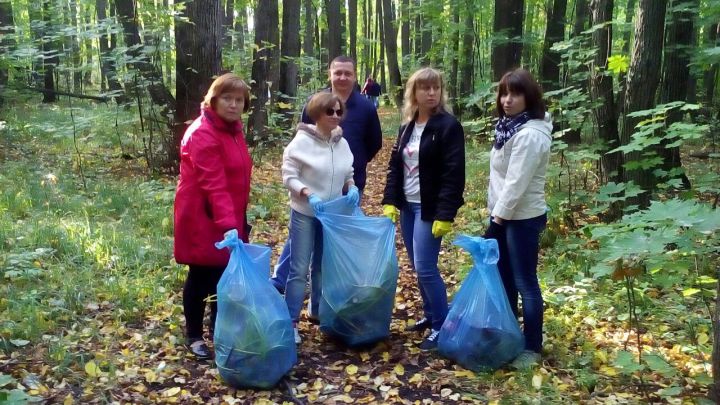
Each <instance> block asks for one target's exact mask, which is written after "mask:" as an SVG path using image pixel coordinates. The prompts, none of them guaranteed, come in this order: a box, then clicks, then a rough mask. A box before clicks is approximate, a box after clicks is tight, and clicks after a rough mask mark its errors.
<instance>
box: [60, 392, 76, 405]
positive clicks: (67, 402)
mask: <svg viewBox="0 0 720 405" xmlns="http://www.w3.org/2000/svg"><path fill="white" fill-rule="evenodd" d="M73 403H75V400H73V397H72V394H67V396H65V399H64V400H63V405H73Z"/></svg>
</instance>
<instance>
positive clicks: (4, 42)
mask: <svg viewBox="0 0 720 405" xmlns="http://www.w3.org/2000/svg"><path fill="white" fill-rule="evenodd" d="M14 33H15V20H14V19H13V10H12V3H11V2H9V1H3V2H0V53H2V54H3V55H9V50H10V48H11V47H12V46H13V45H14V44H15V41H14V39H13V35H14ZM9 76H10V74H9V68H8V67H7V65H5V66H0V106H2V104H3V98H2V93H3V88H4V87H5V86H6V85H7V84H8V78H9Z"/></svg>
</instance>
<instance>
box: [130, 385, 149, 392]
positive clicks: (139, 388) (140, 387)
mask: <svg viewBox="0 0 720 405" xmlns="http://www.w3.org/2000/svg"><path fill="white" fill-rule="evenodd" d="M132 389H133V391H136V392H140V393H143V392H145V391H146V390H147V387H145V386H144V385H143V384H136V385H133V387H132Z"/></svg>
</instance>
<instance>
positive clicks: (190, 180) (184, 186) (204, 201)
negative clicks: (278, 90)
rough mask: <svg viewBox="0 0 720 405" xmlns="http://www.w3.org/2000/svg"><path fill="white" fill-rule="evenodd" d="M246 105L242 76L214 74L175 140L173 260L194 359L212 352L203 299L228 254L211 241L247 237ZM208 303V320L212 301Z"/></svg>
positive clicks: (214, 284)
mask: <svg viewBox="0 0 720 405" xmlns="http://www.w3.org/2000/svg"><path fill="white" fill-rule="evenodd" d="M249 105H250V88H249V87H248V85H247V84H246V83H245V82H244V81H243V80H242V79H240V78H239V77H237V76H236V75H234V74H232V73H227V74H224V75H222V76H220V77H218V78H217V79H215V81H214V82H213V83H212V85H211V86H210V90H208V93H207V94H206V95H205V100H204V101H203V103H202V109H201V110H202V111H201V115H200V117H198V118H197V119H196V120H195V121H194V122H193V123H192V125H190V127H189V128H188V129H187V131H186V132H185V136H183V139H182V143H181V146H180V178H179V180H178V185H177V192H176V194H175V249H174V250H175V260H176V261H177V262H178V263H181V264H187V265H189V267H190V271H189V273H188V276H187V279H186V280H185V287H184V289H183V309H184V312H185V325H186V344H187V346H188V348H189V350H190V351H191V352H192V353H193V354H194V355H195V356H196V357H197V358H198V359H208V358H210V357H211V356H212V354H211V352H210V349H209V348H208V347H207V345H206V344H205V341H204V339H203V335H202V333H203V328H202V326H203V325H202V324H203V317H204V313H205V299H206V298H207V297H208V296H210V295H213V294H215V293H216V289H217V283H218V281H219V280H220V276H222V273H223V271H224V269H225V266H227V263H228V260H229V258H230V255H229V252H228V250H227V249H222V250H218V249H216V248H215V245H214V243H215V242H218V241H221V240H223V238H224V235H225V234H227V233H228V232H237V235H238V237H239V238H241V239H242V240H244V241H246V242H247V240H248V232H247V230H248V228H249V226H248V225H247V222H246V215H245V214H246V210H247V205H248V198H249V195H250V173H251V171H252V161H251V159H250V154H249V153H248V149H247V145H246V144H245V137H244V134H243V125H242V121H241V114H242V113H243V112H245V111H247V110H248V108H249ZM210 309H211V322H212V323H211V325H214V323H215V316H216V313H217V304H216V303H214V302H213V303H211V307H210ZM212 327H213V326H211V329H212ZM211 335H212V333H211Z"/></svg>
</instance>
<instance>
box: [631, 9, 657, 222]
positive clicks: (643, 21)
mask: <svg viewBox="0 0 720 405" xmlns="http://www.w3.org/2000/svg"><path fill="white" fill-rule="evenodd" d="M666 6H667V4H666V0H640V2H639V7H638V13H637V20H636V22H635V43H634V45H633V52H632V60H631V62H630V69H629V70H628V77H627V92H626V94H625V106H624V111H625V120H624V122H623V130H622V132H621V134H620V141H621V143H622V144H623V145H626V144H628V143H629V142H630V141H631V139H632V135H633V132H634V131H635V126H636V125H637V124H638V122H640V119H639V118H637V117H629V116H628V114H630V113H632V112H635V111H640V110H645V109H648V108H651V107H652V106H653V105H654V104H655V92H656V90H657V87H658V83H659V82H660V60H661V58H660V57H659V55H662V44H663V33H664V27H665V11H666ZM642 158H643V157H642V155H641V153H640V152H631V153H628V154H626V155H625V162H626V163H628V162H633V161H639V160H641V159H642ZM625 180H626V181H630V180H632V181H634V182H635V184H637V185H639V186H640V187H641V188H642V189H643V190H645V192H644V193H643V194H641V195H639V196H638V197H637V198H631V199H630V201H629V203H631V204H638V205H639V207H640V208H645V207H647V206H649V205H650V192H651V191H652V190H653V188H654V187H655V185H656V182H657V180H656V178H655V176H654V175H653V173H652V171H651V170H648V169H645V170H639V169H638V170H626V171H625Z"/></svg>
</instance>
